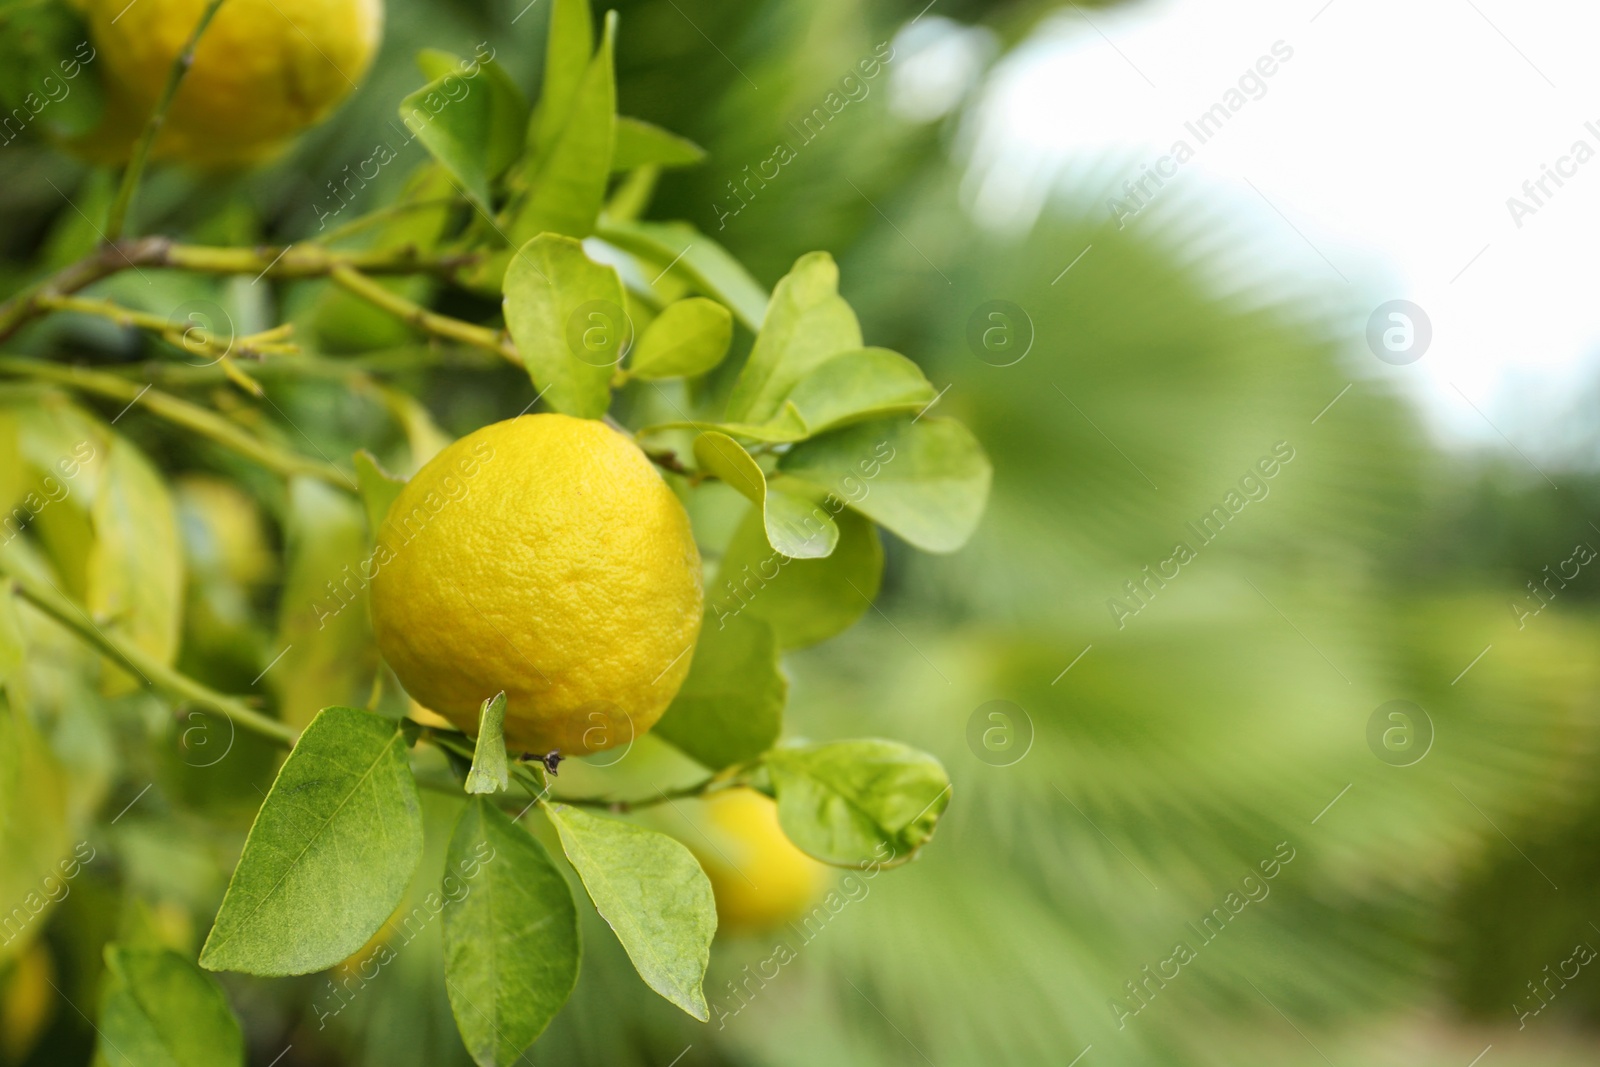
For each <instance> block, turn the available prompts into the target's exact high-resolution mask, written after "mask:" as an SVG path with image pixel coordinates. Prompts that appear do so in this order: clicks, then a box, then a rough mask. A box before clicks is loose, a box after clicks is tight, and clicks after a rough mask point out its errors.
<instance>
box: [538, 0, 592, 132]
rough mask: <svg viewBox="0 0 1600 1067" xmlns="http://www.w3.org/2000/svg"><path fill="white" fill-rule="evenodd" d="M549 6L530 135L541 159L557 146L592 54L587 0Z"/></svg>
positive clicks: (560, 0)
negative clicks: (542, 64)
mask: <svg viewBox="0 0 1600 1067" xmlns="http://www.w3.org/2000/svg"><path fill="white" fill-rule="evenodd" d="M551 4H552V6H551V8H550V27H549V30H548V32H547V34H546V37H545V51H544V83H543V87H542V88H541V89H540V91H539V107H538V110H537V111H535V113H534V116H533V129H532V130H531V132H530V135H529V136H530V139H531V140H532V141H533V150H534V153H535V154H536V155H537V156H538V157H539V158H541V159H542V158H543V157H544V155H545V154H546V153H547V152H549V151H550V146H551V145H553V144H555V143H556V138H557V137H559V136H560V134H561V130H562V128H563V127H565V126H566V124H567V118H568V116H570V115H571V114H572V105H573V102H574V101H575V100H576V99H577V97H578V91H579V89H580V87H581V86H582V84H583V78H584V73H585V72H586V71H587V70H588V69H589V63H590V60H591V58H592V56H591V53H592V52H593V51H594V22H593V19H594V16H593V15H592V14H591V13H590V11H589V0H551Z"/></svg>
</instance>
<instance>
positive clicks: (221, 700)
mask: <svg viewBox="0 0 1600 1067" xmlns="http://www.w3.org/2000/svg"><path fill="white" fill-rule="evenodd" d="M4 573H6V574H7V576H8V577H9V578H10V581H11V585H12V588H13V590H14V591H15V592H16V594H17V595H18V596H20V597H22V599H24V600H26V601H27V602H28V603H30V604H32V605H33V606H34V607H36V608H38V609H39V610H40V611H42V612H44V613H45V614H46V615H49V616H50V617H51V618H52V619H55V620H56V621H57V622H59V623H60V624H61V625H63V626H65V627H66V628H67V629H69V630H71V631H72V632H73V633H75V634H77V635H78V636H79V637H81V638H82V639H83V640H84V641H86V642H88V643H89V644H91V645H93V646H95V647H96V648H98V649H99V650H100V651H101V652H102V653H103V654H104V655H105V656H106V657H108V658H109V659H112V660H115V661H116V662H117V663H119V664H121V665H122V666H123V667H126V668H128V669H129V670H131V671H133V672H134V673H135V674H137V675H139V676H140V677H141V678H143V679H144V680H145V682H146V683H148V684H149V685H152V686H155V687H156V688H158V689H162V690H165V691H166V692H167V693H169V694H171V695H172V696H175V697H177V698H178V699H180V700H187V701H190V702H192V703H195V704H199V705H201V706H203V707H207V708H210V709H211V710H212V711H216V712H220V713H221V714H223V715H226V716H227V717H228V718H229V719H231V720H232V721H233V723H234V724H235V725H236V726H242V727H244V728H245V729H246V730H250V731H253V732H255V733H257V734H260V735H261V736H262V737H265V738H266V739H267V740H269V741H274V742H276V743H278V744H280V745H287V746H292V745H293V744H294V743H295V741H296V740H297V739H298V738H299V736H300V735H299V733H298V732H297V731H296V730H295V729H294V728H293V727H291V726H289V725H288V724H287V723H284V722H280V721H278V720H277V719H274V718H272V717H271V716H270V715H264V714H262V713H261V712H259V711H256V710H255V709H254V708H252V707H249V706H247V705H246V704H244V703H243V702H242V701H239V700H236V699H234V698H233V697H230V696H224V695H223V694H221V693H219V692H217V691H216V690H214V689H211V688H209V687H208V686H205V685H202V684H201V683H199V682H197V681H195V680H194V679H193V678H190V677H189V676H188V675H186V674H182V673H180V672H178V671H176V670H173V669H172V668H171V667H169V666H167V665H166V664H165V663H162V662H161V661H160V660H158V659H156V657H154V656H152V655H151V654H150V653H148V652H146V651H145V650H144V649H142V648H140V647H138V646H137V645H135V644H132V643H131V642H128V641H124V640H123V639H122V638H120V637H113V636H111V635H110V634H108V633H106V632H105V631H104V630H102V629H101V628H100V627H99V626H96V625H95V622H94V620H93V619H91V618H90V617H89V613H88V612H87V611H85V610H84V609H83V608H81V607H79V606H78V605H77V604H76V603H74V602H73V601H71V600H68V599H67V598H66V597H65V596H63V595H62V594H61V593H60V592H58V591H57V590H56V589H55V588H54V587H51V586H50V585H49V583H48V582H43V583H42V582H39V581H37V580H36V579H34V578H31V577H28V576H26V575H24V574H22V573H20V572H19V571H15V570H6V571H4Z"/></svg>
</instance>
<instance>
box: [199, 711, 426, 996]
mask: <svg viewBox="0 0 1600 1067" xmlns="http://www.w3.org/2000/svg"><path fill="white" fill-rule="evenodd" d="M421 855H422V814H421V809H420V807H419V802H418V800H417V783H416V780H415V779H414V778H413V777H412V776H411V766H410V762H409V760H408V758H407V751H406V743H405V735H404V734H403V733H402V731H401V729H400V724H399V723H397V722H395V721H394V720H392V719H384V718H380V717H379V716H376V715H372V714H369V713H367V712H364V711H358V710H356V709H355V708H326V709H324V710H323V712H322V713H321V714H320V715H318V716H317V717H316V719H315V720H313V721H312V723H311V725H310V726H308V727H306V730H305V732H304V733H303V734H301V735H300V740H299V741H298V742H296V744H295V747H294V751H292V752H291V753H289V758H288V760H286V761H285V762H284V764H283V768H282V769H281V770H280V771H279V772H278V778H277V780H276V781H275V782H273V783H272V790H271V791H270V792H269V793H268V794H267V799H266V801H265V802H264V803H263V804H262V805H261V810H260V811H259V812H258V813H257V814H256V821H255V825H254V826H252V827H251V828H250V836H249V837H248V838H247V839H246V840H245V846H244V855H243V856H241V857H240V858H239V865H238V867H236V868H235V869H234V872H233V878H232V880H231V881H230V882H229V883H228V892H227V894H226V895H225V896H224V897H223V898H222V908H221V910H219V911H218V912H217V920H216V924H215V925H214V926H213V927H212V929H211V935H210V936H209V937H207V938H206V944H205V948H204V949H202V950H201V952H200V965H201V966H202V967H205V968H207V969H209V970H213V971H243V972H245V973H247V974H259V975H289V974H309V973H311V972H312V971H320V970H322V969H323V968H324V967H331V966H333V965H334V964H335V963H338V962H339V961H340V960H342V959H344V958H345V957H347V956H349V955H350V954H351V953H352V952H354V951H355V950H356V949H358V948H360V947H361V946H362V945H363V944H365V943H366V942H367V939H368V938H370V937H371V936H372V935H373V934H375V933H377V931H378V928H379V927H380V926H382V925H383V922H384V920H385V919H387V918H388V917H389V915H390V914H391V913H392V912H393V911H394V909H395V906H396V905H397V904H399V903H400V898H401V897H402V896H404V895H405V891H406V885H407V883H408V882H410V880H411V873H412V871H414V870H415V869H416V866H417V860H418V859H419V858H420V857H421Z"/></svg>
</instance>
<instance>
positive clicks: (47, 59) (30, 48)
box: [0, 4, 105, 143]
mask: <svg viewBox="0 0 1600 1067" xmlns="http://www.w3.org/2000/svg"><path fill="white" fill-rule="evenodd" d="M89 37H90V35H89V31H88V27H87V26H85V25H84V21H83V17H82V15H80V14H79V13H78V12H77V11H76V10H74V8H73V6H72V5H70V4H11V5H8V6H7V8H6V10H5V12H4V14H3V16H0V102H3V103H4V105H5V107H4V111H5V112H6V117H7V118H8V119H9V120H10V121H9V123H8V125H7V126H6V127H5V137H6V143H9V141H10V140H11V139H12V138H13V137H15V136H16V134H17V133H18V132H19V131H18V129H17V123H16V117H17V116H18V115H36V116H37V118H36V119H34V121H35V122H36V123H38V125H39V127H41V128H40V129H36V130H35V133H47V132H48V133H50V134H53V135H55V136H57V137H79V136H82V135H83V134H86V133H88V132H90V131H91V130H93V129H94V127H95V125H96V124H97V123H98V122H99V121H100V115H101V112H102V111H103V108H104V95H105V94H104V90H103V89H102V87H101V83H100V71H99V70H98V69H96V68H95V67H94V65H93V61H94V60H95V58H96V56H95V50H94V48H93V47H92V46H91V45H90V43H89Z"/></svg>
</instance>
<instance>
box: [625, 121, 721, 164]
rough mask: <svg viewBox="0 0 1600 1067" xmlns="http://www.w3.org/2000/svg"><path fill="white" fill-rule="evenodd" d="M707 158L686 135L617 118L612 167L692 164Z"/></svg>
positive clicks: (645, 123) (648, 124) (703, 151)
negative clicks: (615, 143) (615, 144)
mask: <svg viewBox="0 0 1600 1067" xmlns="http://www.w3.org/2000/svg"><path fill="white" fill-rule="evenodd" d="M705 158H706V150H705V149H704V148H701V147H700V146H699V145H697V144H695V143H694V142H693V141H691V140H689V139H688V138H686V137H679V136H678V135H677V134H675V133H670V132H668V131H667V130H663V129H662V128H661V127H660V126H657V125H655V124H653V123H649V122H646V121H644V120H643V119H630V118H628V117H626V116H618V117H617V146H616V149H615V150H614V151H613V152H612V153H611V169H612V170H614V171H616V170H632V169H633V168H634V167H691V166H693V165H695V164H696V163H699V162H700V161H701V160H703V159H705Z"/></svg>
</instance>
